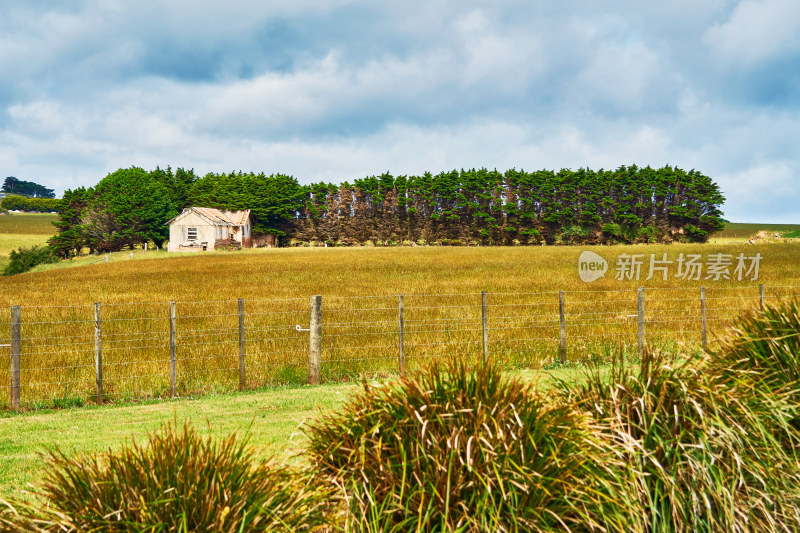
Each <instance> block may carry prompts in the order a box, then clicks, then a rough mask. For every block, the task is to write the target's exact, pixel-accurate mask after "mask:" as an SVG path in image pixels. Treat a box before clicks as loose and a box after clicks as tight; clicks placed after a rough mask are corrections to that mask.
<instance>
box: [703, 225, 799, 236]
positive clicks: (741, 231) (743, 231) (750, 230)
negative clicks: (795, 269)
mask: <svg viewBox="0 0 800 533" xmlns="http://www.w3.org/2000/svg"><path fill="white" fill-rule="evenodd" d="M759 231H767V232H772V233H780V234H782V235H783V236H784V237H795V234H797V233H798V232H800V224H757V223H739V222H726V223H725V229H723V230H722V231H719V232H717V233H715V234H714V235H712V236H711V237H712V238H713V239H732V238H733V239H741V238H750V237H752V236H753V235H755V234H756V233H758V232H759ZM786 234H791V235H786ZM795 238H796V237H795Z"/></svg>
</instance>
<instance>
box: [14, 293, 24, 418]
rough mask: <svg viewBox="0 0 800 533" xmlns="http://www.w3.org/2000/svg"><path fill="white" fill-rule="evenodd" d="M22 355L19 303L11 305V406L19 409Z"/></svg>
mask: <svg viewBox="0 0 800 533" xmlns="http://www.w3.org/2000/svg"><path fill="white" fill-rule="evenodd" d="M21 355H22V312H21V311H20V307H19V306H18V305H12V306H11V408H12V409H19V397H20V392H19V391H20V385H19V371H20V359H21Z"/></svg>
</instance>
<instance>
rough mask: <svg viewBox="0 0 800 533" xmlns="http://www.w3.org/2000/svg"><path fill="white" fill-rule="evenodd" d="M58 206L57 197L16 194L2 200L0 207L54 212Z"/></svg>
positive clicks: (12, 209)
mask: <svg viewBox="0 0 800 533" xmlns="http://www.w3.org/2000/svg"><path fill="white" fill-rule="evenodd" d="M57 207H58V200H56V199H55V198H28V197H27V196H17V195H15V194H12V195H8V196H6V197H5V198H4V199H3V201H2V202H0V209H6V210H8V211H27V212H29V213H52V212H55V210H56V209H57Z"/></svg>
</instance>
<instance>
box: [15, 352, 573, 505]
mask: <svg viewBox="0 0 800 533" xmlns="http://www.w3.org/2000/svg"><path fill="white" fill-rule="evenodd" d="M515 375H518V376H520V377H521V378H523V379H525V380H528V381H531V382H535V383H536V384H537V386H539V387H541V388H542V389H546V388H547V387H549V385H550V383H551V380H552V377H558V378H561V379H564V380H574V379H580V376H581V375H582V371H581V370H577V369H575V368H565V369H556V370H553V371H551V372H541V371H536V370H524V371H521V372H515ZM360 386H361V385H360V384H359V383H352V382H351V383H336V384H325V385H319V386H314V387H309V386H298V387H285V388H272V389H268V390H263V391H254V392H243V393H235V394H227V395H219V396H204V397H202V398H196V399H178V400H172V401H170V400H166V401H159V402H151V403H143V404H133V405H105V406H101V407H92V406H87V407H76V408H68V409H58V410H48V411H32V412H21V413H12V412H8V411H6V412H4V413H2V414H0V498H9V497H20V496H22V494H21V493H20V491H21V490H29V489H30V484H31V483H33V482H34V481H35V480H37V479H38V478H40V476H41V474H42V470H43V468H44V462H43V459H42V457H41V454H42V453H45V452H47V451H48V450H53V449H56V448H59V449H61V450H63V451H65V452H77V453H89V452H98V451H106V450H108V449H117V448H119V447H120V445H121V444H122V443H123V442H125V441H126V440H128V441H129V440H130V439H137V440H142V439H144V438H145V437H146V436H147V433H148V432H152V431H155V430H156V429H158V427H159V426H160V425H161V424H163V423H165V422H170V421H176V422H178V423H179V424H181V423H183V421H185V420H188V421H189V422H190V423H192V424H193V425H194V426H195V428H196V429H197V430H198V431H199V432H200V433H202V434H208V433H211V434H213V435H216V436H222V435H226V434H229V433H232V432H238V433H239V434H241V435H244V434H249V437H250V444H251V445H252V446H253V448H254V449H255V451H256V453H257V456H258V457H262V458H267V457H274V458H276V459H277V460H279V461H287V462H296V461H298V460H302V459H298V458H297V455H298V454H299V453H300V452H301V451H302V449H303V445H304V443H305V441H306V438H305V434H304V433H303V426H304V424H305V423H306V422H308V421H309V420H311V419H313V418H315V417H317V416H319V415H320V414H321V413H324V412H326V411H329V410H331V409H333V408H335V407H336V406H337V405H339V404H340V403H341V402H343V401H344V400H345V398H347V395H348V394H350V393H352V392H353V391H355V390H357V389H358V387H360Z"/></svg>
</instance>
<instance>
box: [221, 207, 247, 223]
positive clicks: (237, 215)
mask: <svg viewBox="0 0 800 533" xmlns="http://www.w3.org/2000/svg"><path fill="white" fill-rule="evenodd" d="M222 214H224V215H225V216H226V217H228V220H230V221H231V222H232V223H233V224H234V225H235V226H244V225H245V223H246V222H247V218H248V217H249V216H250V210H249V209H245V210H244V211H223V212H222Z"/></svg>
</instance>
